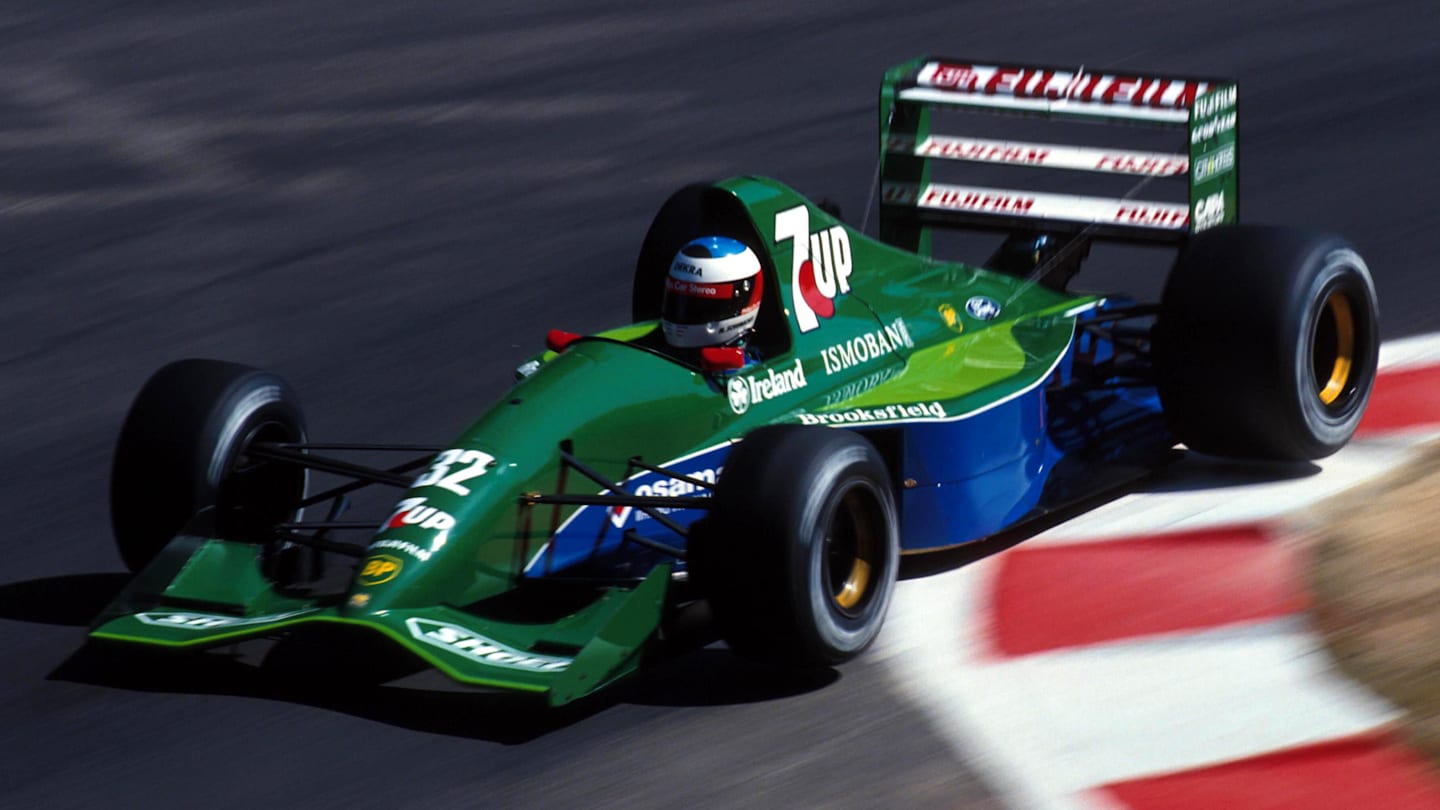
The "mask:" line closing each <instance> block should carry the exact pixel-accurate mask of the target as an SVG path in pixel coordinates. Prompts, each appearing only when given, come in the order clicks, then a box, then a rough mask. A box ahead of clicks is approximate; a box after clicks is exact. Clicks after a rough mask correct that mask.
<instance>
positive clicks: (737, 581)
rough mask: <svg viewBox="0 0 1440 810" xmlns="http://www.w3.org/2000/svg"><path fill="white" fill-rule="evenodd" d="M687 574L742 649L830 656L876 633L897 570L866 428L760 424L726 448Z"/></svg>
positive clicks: (813, 659) (884, 485)
mask: <svg viewBox="0 0 1440 810" xmlns="http://www.w3.org/2000/svg"><path fill="white" fill-rule="evenodd" d="M714 497H715V502H714V506H713V508H712V509H711V511H710V514H709V516H708V517H707V518H706V519H705V520H703V521H701V522H699V523H698V524H697V525H696V529H695V531H694V533H693V536H692V538H691V553H690V557H689V564H690V570H691V572H692V574H693V576H694V578H695V580H696V582H697V585H698V587H699V588H700V590H701V592H702V593H703V594H704V595H705V596H706V598H707V599H708V601H709V602H710V606H711V609H712V611H713V613H714V616H715V620H716V622H717V624H718V626H719V629H720V632H721V635H722V637H723V638H724V639H725V640H726V642H727V643H729V645H730V647H731V648H732V649H733V650H734V651H735V652H736V653H738V654H740V655H743V656H745V657H747V658H753V659H757V660H761V661H766V662H770V663H777V664H783V665H788V666H797V667H818V666H828V665H831V664H837V663H840V662H842V661H845V660H848V659H850V658H853V657H855V656H856V655H859V654H860V653H861V652H862V651H863V650H864V649H865V648H866V647H868V646H869V645H870V643H871V642H872V641H874V639H875V636H876V634H878V633H879V632H880V625H881V623H882V622H883V621H884V619H885V611H886V609H887V608H888V607H889V604H890V597H891V594H892V593H893V592H894V589H895V577H896V572H897V569H898V567H899V557H900V546H899V528H898V524H897V519H896V509H895V499H894V492H893V490H892V489H891V486H890V477H889V473H888V472H887V470H886V468H885V464H884V462H883V461H882V460H881V458H880V455H879V453H877V452H876V450H875V447H874V446H873V445H871V444H870V442H868V441H866V440H865V439H864V438H863V437H862V436H860V435H858V434H856V433H851V432H848V431H843V430H835V429H831V428H822V427H803V426H796V425H781V426H772V427H765V428H760V429H759V430H756V431H754V432H752V433H750V434H749V435H748V436H746V438H745V441H743V442H741V443H740V445H739V446H737V447H736V448H735V450H734V451H733V452H731V454H730V457H729V459H728V460H727V461H726V463H725V470H724V473H723V474H722V475H721V477H720V481H719V483H718V484H717V485H716V489H715V496H714Z"/></svg>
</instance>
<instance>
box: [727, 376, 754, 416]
mask: <svg viewBox="0 0 1440 810" xmlns="http://www.w3.org/2000/svg"><path fill="white" fill-rule="evenodd" d="M726 389H727V390H728V391H729V393H730V410H732V411H734V412H735V413H745V412H746V411H748V410H750V384H749V383H747V382H745V380H744V379H742V378H740V377H731V378H730V384H729V385H727V386H726Z"/></svg>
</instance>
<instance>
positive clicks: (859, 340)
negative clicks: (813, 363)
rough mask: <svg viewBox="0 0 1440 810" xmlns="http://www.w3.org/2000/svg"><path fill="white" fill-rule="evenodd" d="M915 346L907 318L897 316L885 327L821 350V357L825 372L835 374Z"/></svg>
mask: <svg viewBox="0 0 1440 810" xmlns="http://www.w3.org/2000/svg"><path fill="white" fill-rule="evenodd" d="M914 346H915V341H914V340H912V339H911V338H910V330H908V329H906V328H905V319H904V318H896V319H895V320H894V321H892V322H891V323H890V325H889V326H886V327H884V328H883V329H876V330H875V331H873V332H866V333H865V334H863V335H858V336H856V337H854V338H851V339H850V340H847V341H845V342H844V343H841V344H839V345H837V346H827V347H826V348H824V349H822V350H821V351H820V359H821V360H822V361H824V363H825V373H826V374H834V373H835V372H837V371H844V370H845V369H847V368H851V367H852V366H858V365H860V364H861V363H866V362H869V361H870V360H874V359H875V358H877V357H880V356H882V355H886V354H890V353H891V352H893V351H895V350H897V349H900V348H902V347H903V348H913V347H914Z"/></svg>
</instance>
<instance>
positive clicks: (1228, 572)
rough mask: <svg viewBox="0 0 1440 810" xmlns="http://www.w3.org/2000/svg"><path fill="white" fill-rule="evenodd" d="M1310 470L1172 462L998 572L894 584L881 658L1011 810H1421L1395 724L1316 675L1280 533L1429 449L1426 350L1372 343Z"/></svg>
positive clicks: (1417, 342)
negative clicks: (1365, 377)
mask: <svg viewBox="0 0 1440 810" xmlns="http://www.w3.org/2000/svg"><path fill="white" fill-rule="evenodd" d="M1381 363H1382V375H1381V378H1380V381H1379V383H1377V386H1376V392H1375V395H1374V398H1373V399H1372V404H1371V412H1370V415H1368V416H1367V418H1366V424H1365V429H1364V431H1363V433H1362V434H1361V435H1360V436H1359V437H1358V438H1357V440H1356V441H1355V442H1354V443H1352V444H1351V446H1349V447H1347V448H1346V449H1345V450H1343V451H1341V452H1340V453H1338V454H1337V455H1336V456H1334V457H1332V458H1330V459H1326V460H1324V461H1323V462H1321V463H1320V464H1319V465H1316V466H1311V465H1300V466H1298V467H1277V468H1273V469H1267V470H1263V471H1261V472H1260V473H1259V474H1257V472H1256V470H1255V468H1254V467H1253V466H1251V467H1247V466H1245V465H1236V464H1230V463H1226V462H1219V461H1215V460H1208V459H1201V458H1191V459H1186V460H1185V461H1182V462H1181V463H1179V464H1177V465H1175V467H1173V468H1172V469H1170V470H1167V471H1166V472H1165V473H1163V474H1162V475H1160V476H1158V477H1157V479H1156V480H1155V482H1154V483H1153V484H1151V485H1150V486H1148V487H1147V488H1146V490H1145V491H1143V492H1140V493H1137V494H1134V495H1129V496H1126V497H1123V498H1120V499H1118V500H1116V501H1114V502H1112V503H1110V504H1107V505H1105V506H1103V507H1101V508H1099V509H1096V510H1094V511H1092V512H1090V513H1087V514H1086V515H1083V516H1081V517H1079V518H1077V519H1076V520H1074V521H1071V522H1069V523H1066V524H1062V525H1060V526H1058V527H1056V528H1054V529H1051V530H1049V531H1046V532H1044V533H1042V534H1039V535H1037V536H1036V537H1034V538H1032V539H1030V540H1027V541H1026V542H1025V543H1023V544H1021V545H1020V546H1017V547H1015V548H1013V549H1011V550H1009V551H1006V552H1003V553H1001V554H999V555H996V556H994V557H991V558H987V559H985V560H981V561H980V562H977V563H975V564H972V565H969V566H966V567H965V568H961V569H959V570H955V571H950V572H946V573H944V574H941V575H938V576H932V577H929V578H926V579H922V580H916V581H911V582H906V583H904V584H903V585H902V587H901V588H900V589H899V591H898V592H897V594H896V601H895V604H894V606H893V608H892V615H891V620H890V622H889V623H888V625H887V629H886V632H885V634H884V635H882V637H881V646H880V649H881V653H882V654H883V655H886V656H887V658H886V660H887V661H888V662H889V663H890V665H891V668H892V670H893V671H894V679H893V680H894V682H895V684H896V685H897V686H898V688H899V689H900V690H901V691H902V692H903V693H904V694H906V695H908V696H909V697H910V699H911V700H913V701H914V702H915V703H916V704H918V705H920V706H923V707H925V708H926V710H927V711H928V712H929V713H930V714H931V716H932V717H934V718H935V722H936V725H937V727H939V728H941V729H943V730H944V731H945V732H946V734H947V738H948V739H949V741H950V742H951V743H952V745H954V746H955V748H956V749H957V750H958V751H962V752H970V753H973V752H975V751H984V752H986V753H987V754H988V755H989V756H988V757H987V758H986V759H985V761H984V765H985V767H986V768H987V770H988V771H989V773H990V774H991V776H992V778H993V779H994V780H995V783H996V785H997V787H998V788H999V789H1000V790H1001V791H1002V792H1003V793H1004V794H1005V795H1006V796H1007V798H1008V799H1009V800H1010V802H1011V803H1012V804H1014V805H1015V806H1018V807H1034V808H1071V807H1108V808H1115V807H1125V808H1161V807H1165V808H1172V807H1181V808H1184V807H1223V806H1275V807H1295V806H1303V807H1321V808H1329V807H1335V808H1339V807H1355V806H1374V807H1380V806H1384V807H1420V806H1426V807H1433V806H1440V776H1437V775H1435V774H1434V773H1433V772H1431V771H1428V770H1427V769H1426V766H1425V764H1424V763H1423V762H1422V761H1421V760H1419V759H1418V757H1417V756H1416V755H1415V754H1414V753H1412V752H1411V751H1409V750H1408V749H1406V748H1405V747H1404V746H1403V745H1401V744H1400V743H1399V742H1398V740H1397V738H1396V737H1395V735H1394V732H1393V724H1394V722H1395V720H1396V719H1397V718H1398V716H1399V715H1398V712H1397V710H1396V709H1394V707H1392V706H1390V705H1389V704H1388V703H1386V702H1385V701H1383V700H1381V699H1380V698H1378V697H1376V696H1374V695H1372V694H1370V693H1369V692H1368V691H1367V690H1365V689H1364V688H1362V687H1361V686H1360V685H1358V684H1356V683H1354V682H1351V681H1349V680H1347V679H1345V678H1344V677H1343V676H1341V675H1339V674H1338V672H1337V671H1336V670H1335V668H1334V666H1333V664H1332V662H1331V660H1330V658H1329V656H1328V653H1327V652H1326V651H1325V649H1324V647H1323V644H1322V642H1321V639H1320V638H1319V636H1318V635H1317V634H1316V633H1315V632H1314V631H1313V630H1312V628H1311V627H1310V624H1309V622H1308V620H1307V619H1306V617H1305V616H1304V612H1305V610H1306V609H1307V607H1308V599H1307V597H1306V594H1305V592H1304V590H1303V585H1302V584H1301V575H1302V574H1301V571H1300V570H1299V566H1300V564H1301V560H1300V559H1299V557H1298V554H1297V553H1296V549H1295V548H1294V547H1293V545H1292V544H1291V543H1290V542H1289V541H1288V540H1287V539H1286V538H1285V537H1284V536H1283V533H1282V532H1281V531H1280V525H1281V523H1280V520H1281V519H1282V518H1283V517H1285V516H1286V515H1291V514H1294V513H1296V512H1297V511H1299V510H1303V509H1305V508H1306V507H1308V506H1310V505H1313V504H1314V503H1316V502H1318V501H1320V500H1322V499H1324V498H1325V497H1327V496H1329V495H1331V494H1334V493H1336V492H1338V491H1340V490H1343V489H1346V488H1349V487H1350V486H1353V485H1355V484H1357V483H1360V482H1362V481H1364V480H1367V479H1369V478H1372V477H1374V476H1376V475H1379V474H1382V473H1384V472H1385V471H1387V470H1389V469H1392V468H1393V467H1394V466H1396V465H1398V464H1400V463H1402V462H1403V461H1404V460H1406V459H1407V458H1408V457H1409V455H1410V452H1411V451H1412V450H1413V448H1415V447H1416V446H1418V444H1419V443H1421V442H1422V441H1424V440H1426V439H1428V438H1430V437H1432V436H1434V435H1436V433H1437V428H1440V336H1430V337H1421V338H1415V339H1409V340H1405V341H1398V342H1396V343H1394V344H1388V345H1387V346H1386V347H1385V348H1384V349H1383V350H1382V355H1381Z"/></svg>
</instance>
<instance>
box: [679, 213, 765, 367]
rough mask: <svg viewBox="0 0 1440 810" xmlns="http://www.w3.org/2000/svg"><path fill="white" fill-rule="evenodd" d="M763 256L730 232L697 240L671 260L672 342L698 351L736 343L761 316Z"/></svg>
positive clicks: (752, 327) (753, 326) (681, 249)
mask: <svg viewBox="0 0 1440 810" xmlns="http://www.w3.org/2000/svg"><path fill="white" fill-rule="evenodd" d="M761 287H762V283H761V273H760V258H759V257H758V256H756V255H755V251H753V250H751V249H750V248H748V247H746V246H745V244H744V243H742V242H739V241H737V240H735V239H731V238H729V237H726V236H702V237H700V238H699V239H695V240H692V241H691V242H689V243H687V244H686V245H685V246H684V247H682V248H680V252H679V253H677V254H675V260H674V261H673V262H671V263H670V273H669V275H667V276H666V277H665V298H664V300H663V301H662V302H661V304H660V326H661V327H662V328H664V330H665V340H667V341H669V343H670V345H671V346H676V347H679V348H685V349H692V348H700V347H704V346H724V345H725V344H727V343H733V342H735V341H736V340H739V339H741V338H743V337H745V336H747V335H748V334H750V331H751V330H753V329H754V328H755V319H756V318H757V317H758V316H759V315H760V298H761V292H762V290H761Z"/></svg>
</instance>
